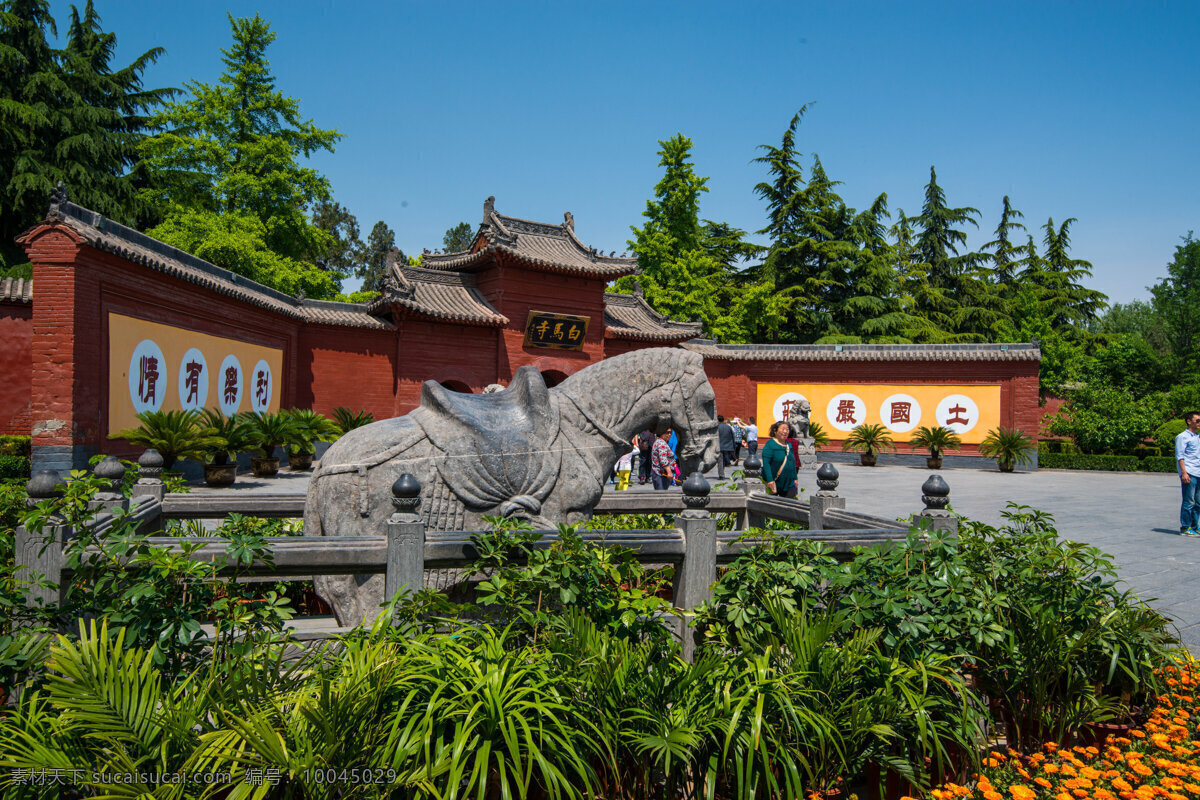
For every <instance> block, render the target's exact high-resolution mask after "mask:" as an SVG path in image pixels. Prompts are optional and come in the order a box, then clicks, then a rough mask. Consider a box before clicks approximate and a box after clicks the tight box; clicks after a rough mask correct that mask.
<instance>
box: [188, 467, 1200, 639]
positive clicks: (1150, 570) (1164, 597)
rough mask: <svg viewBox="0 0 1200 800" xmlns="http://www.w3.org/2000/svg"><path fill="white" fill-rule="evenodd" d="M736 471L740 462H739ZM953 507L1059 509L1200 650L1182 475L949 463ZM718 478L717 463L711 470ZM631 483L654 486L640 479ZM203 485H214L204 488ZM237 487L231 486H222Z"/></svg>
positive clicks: (850, 491)
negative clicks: (1182, 519)
mask: <svg viewBox="0 0 1200 800" xmlns="http://www.w3.org/2000/svg"><path fill="white" fill-rule="evenodd" d="M836 466H837V468H838V471H839V472H840V474H841V483H840V485H839V487H838V494H840V495H842V496H843V497H845V498H846V507H847V509H849V510H852V511H861V512H864V513H867V514H873V515H876V516H880V517H895V518H900V517H907V516H908V515H909V514H911V513H913V512H915V511H920V510H921V508H922V507H923V505H924V504H923V503H922V502H921V484H922V483H924V482H925V479H926V478H927V477H928V476H929V474H930V472H929V470H926V469H922V468H918V467H897V466H892V467H860V466H855V465H848V464H837V465H836ZM735 469H736V468H735ZM941 475H942V477H943V478H945V479H946V482H947V483H948V484H949V485H950V503H951V506H952V507H953V508H954V510H956V511H958V512H959V513H960V514H963V515H964V516H966V517H969V518H971V519H977V520H981V521H983V522H986V523H988V524H990V525H999V524H1001V523H1002V522H1003V520H1002V519H1001V517H1000V512H1001V511H1003V510H1004V507H1005V505H1006V504H1007V503H1008V502H1009V501H1010V500H1011V501H1013V502H1017V503H1021V504H1023V505H1027V506H1031V507H1033V508H1036V509H1039V510H1041V511H1046V512H1049V513H1050V514H1053V515H1054V519H1055V522H1056V526H1057V528H1058V532H1059V534H1060V535H1062V536H1063V537H1065V538H1068V539H1074V540H1075V541H1078V542H1084V543H1086V544H1091V545H1095V546H1096V547H1099V548H1100V549H1101V550H1102V551H1104V552H1105V553H1108V554H1109V555H1111V556H1112V557H1113V560H1114V562H1115V563H1116V565H1117V570H1118V576H1119V577H1120V578H1121V580H1123V581H1125V582H1126V583H1127V584H1128V587H1129V588H1132V589H1133V590H1134V591H1135V592H1137V593H1138V594H1139V595H1141V596H1142V597H1144V598H1154V599H1153V605H1154V607H1155V608H1158V609H1159V610H1160V611H1162V612H1163V613H1165V614H1167V615H1168V616H1170V617H1172V618H1173V619H1174V620H1175V622H1176V625H1178V627H1179V631H1180V637H1181V639H1182V640H1183V642H1184V644H1186V645H1187V646H1188V648H1189V649H1190V650H1191V651H1192V652H1193V653H1196V654H1198V655H1200V538H1191V537H1185V536H1180V535H1179V524H1178V519H1179V483H1178V479H1177V478H1176V477H1175V476H1174V475H1161V474H1149V473H1116V472H1113V473H1109V472H1081V471H1072V470H1040V471H1038V472H1017V473H1012V474H1002V473H1000V472H999V471H998V470H979V469H945V470H942V471H941ZM308 476H309V473H307V472H304V473H293V472H288V471H286V470H283V471H281V472H280V474H279V477H277V478H272V479H256V478H254V476H253V475H238V480H237V484H235V486H234V491H236V492H237V493H238V494H243V493H247V494H260V493H261V494H280V493H292V492H295V493H297V494H303V493H304V492H305V491H306V490H307V488H308ZM709 477H710V480H713V481H714V482H715V481H716V474H715V471H714V472H713V473H711V474H710V475H709ZM800 486H801V487H802V488H803V489H804V490H805V492H804V493H803V494H802V495H801V499H804V498H805V497H811V496H812V494H813V493H814V492H816V490H817V485H816V474H815V473H814V472H806V473H803V474H802V475H801V476H800ZM632 490H633V491H650V488H649V487H639V486H637V484H636V483H635V484H634V486H633V487H632ZM194 491H196V492H205V493H206V492H208V491H211V490H207V489H205V488H203V487H198V488H196V489H194ZM223 491H230V490H228V489H227V490H223Z"/></svg>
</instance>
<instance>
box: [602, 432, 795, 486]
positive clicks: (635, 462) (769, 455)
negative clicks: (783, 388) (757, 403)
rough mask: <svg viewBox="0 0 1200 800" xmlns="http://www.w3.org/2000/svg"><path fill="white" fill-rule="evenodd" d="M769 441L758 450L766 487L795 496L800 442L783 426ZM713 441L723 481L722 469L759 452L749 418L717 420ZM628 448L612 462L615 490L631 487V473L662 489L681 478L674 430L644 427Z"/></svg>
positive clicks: (719, 475) (641, 481)
mask: <svg viewBox="0 0 1200 800" xmlns="http://www.w3.org/2000/svg"><path fill="white" fill-rule="evenodd" d="M769 437H770V438H769V439H768V440H767V443H766V445H764V446H763V450H762V464H763V466H762V470H763V472H762V474H763V477H764V479H766V481H767V489H768V491H770V492H771V493H773V494H778V495H780V496H783V497H795V496H796V475H797V473H798V472H799V469H800V456H799V444H798V442H797V441H796V440H795V439H793V438H791V430H790V428H789V427H788V424H787V423H786V422H776V423H774V424H773V425H772V426H771V430H770V433H769ZM717 442H718V445H719V447H720V450H721V454H720V457H719V458H718V459H717V475H718V477H720V478H724V477H725V468H726V467H729V466H736V465H739V464H741V463H742V462H743V460H744V459H743V449H744V450H745V456H746V457H749V456H752V455H755V454H756V453H758V423H757V421H756V420H755V418H754V417H749V421H748V422H745V423H743V422H742V420H741V418H740V417H734V418H733V419H731V420H728V421H726V419H725V417H723V416H718V417H717ZM630 444H632V445H633V449H632V450H630V451H629V452H628V453H626V454H625V455H623V456H621V458H620V459H619V460H618V461H617V464H616V467H614V472H615V474H614V475H613V476H612V480H613V482H614V483H615V484H616V486H617V491H624V490H626V489H628V488H629V487H630V486H631V485H632V483H633V472H634V470H635V469H636V470H637V482H638V484H639V485H641V486H644V485H646V484H647V483H650V484H653V485H654V488H655V489H667V488H668V487H671V486H676V485H678V484H680V483H682V481H683V479H684V477H686V476H685V475H683V473H682V472H681V471H680V469H679V459H678V457H677V455H676V452H677V448H678V446H679V439H678V437H677V436H676V435H675V431H673V430H670V429H668V430H666V431H664V432H663V433H660V434H658V435H657V436H656V435H655V434H654V432H653V431H651V430H649V429H647V430H644V431H642V432H641V433H639V434H638V435H637V436H635V437H633V440H632V441H631V442H630Z"/></svg>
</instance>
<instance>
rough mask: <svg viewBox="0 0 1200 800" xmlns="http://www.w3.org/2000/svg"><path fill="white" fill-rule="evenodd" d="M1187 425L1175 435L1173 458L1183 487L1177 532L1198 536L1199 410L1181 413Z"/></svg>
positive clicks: (1199, 498)
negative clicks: (1177, 463) (1177, 465)
mask: <svg viewBox="0 0 1200 800" xmlns="http://www.w3.org/2000/svg"><path fill="white" fill-rule="evenodd" d="M1183 424H1184V425H1186V426H1187V427H1186V428H1185V429H1184V430H1183V432H1182V433H1180V434H1179V435H1178V436H1176V437H1175V460H1176V461H1178V462H1179V481H1180V483H1181V485H1182V488H1183V505H1182V506H1181V507H1180V509H1179V532H1180V533H1181V534H1183V535H1184V536H1200V531H1197V530H1196V523H1197V522H1198V521H1200V411H1189V412H1187V413H1186V414H1184V415H1183Z"/></svg>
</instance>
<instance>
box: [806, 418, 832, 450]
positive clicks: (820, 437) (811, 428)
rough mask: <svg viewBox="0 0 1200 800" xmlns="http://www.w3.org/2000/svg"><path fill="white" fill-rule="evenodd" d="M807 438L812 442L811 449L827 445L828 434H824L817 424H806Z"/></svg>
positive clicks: (823, 430) (819, 424)
mask: <svg viewBox="0 0 1200 800" xmlns="http://www.w3.org/2000/svg"><path fill="white" fill-rule="evenodd" d="M808 436H809V438H810V439H812V440H813V449H816V448H818V447H824V446H825V445H827V444H829V434H828V433H826V432H825V429H824V428H822V427H821V423H819V422H809V423H808Z"/></svg>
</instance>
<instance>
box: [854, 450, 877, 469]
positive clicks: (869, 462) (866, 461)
mask: <svg viewBox="0 0 1200 800" xmlns="http://www.w3.org/2000/svg"><path fill="white" fill-rule="evenodd" d="M877 457H878V456H876V455H875V454H874V453H859V454H858V463H860V464H862V465H863V466H864V467H873V466H875V459H876V458H877Z"/></svg>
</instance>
